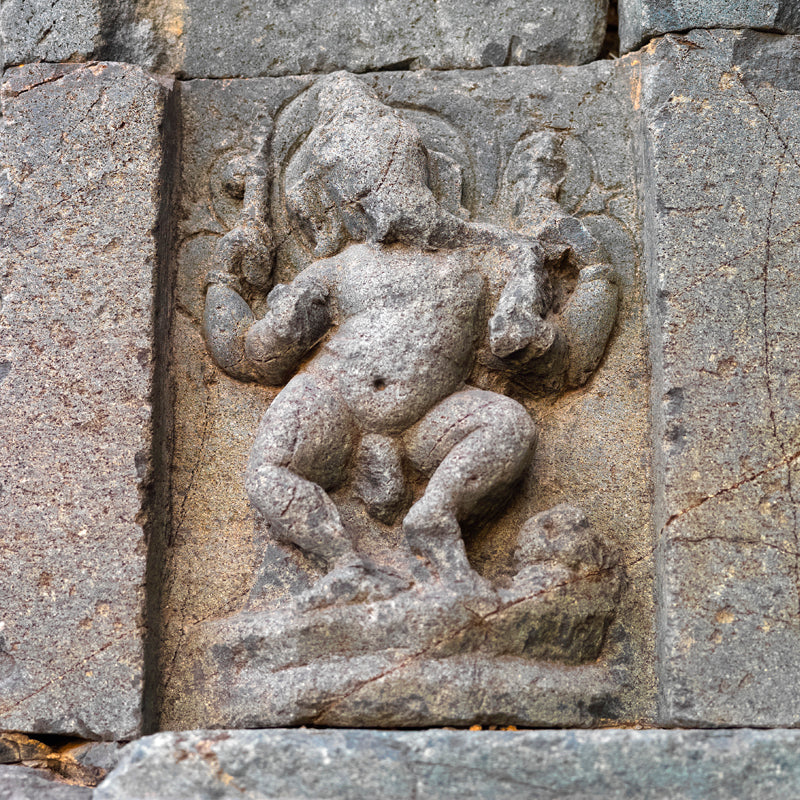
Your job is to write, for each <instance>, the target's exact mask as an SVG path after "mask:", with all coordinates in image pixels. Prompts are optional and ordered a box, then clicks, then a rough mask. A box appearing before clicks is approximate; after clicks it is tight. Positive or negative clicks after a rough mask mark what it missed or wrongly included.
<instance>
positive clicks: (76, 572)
mask: <svg viewBox="0 0 800 800" xmlns="http://www.w3.org/2000/svg"><path fill="white" fill-rule="evenodd" d="M166 96H167V90H166V89H165V87H164V86H163V85H162V84H160V83H159V82H157V81H155V80H153V79H152V78H150V77H148V76H146V75H145V74H144V73H143V72H142V70H141V69H139V68H138V67H129V66H123V65H118V64H104V63H98V64H94V65H92V66H86V67H78V66H73V67H69V68H62V67H58V66H50V65H32V66H28V67H20V68H17V69H11V70H7V71H6V73H5V75H4V84H3V98H4V106H3V119H2V122H3V128H2V140H1V146H2V152H1V153H0V176H1V180H2V198H3V199H2V204H0V225H1V226H2V237H0V251H1V252H2V265H3V266H2V272H0V292H1V293H2V301H1V302H2V305H1V306H0V380H1V382H0V440H1V441H2V442H3V449H2V452H1V453H0V475H1V476H2V479H1V480H2V492H1V493H0V505H1V506H2V519H3V523H2V537H0V560H2V563H3V569H2V570H1V571H0V596H2V598H3V602H2V611H0V617H1V618H2V621H0V728H5V729H11V730H23V731H29V732H44V733H61V734H77V735H79V736H83V737H86V738H106V739H118V738H126V737H131V736H135V735H136V734H137V733H138V732H139V730H140V725H141V705H142V671H143V641H142V638H143V615H144V602H145V598H144V582H145V562H146V556H147V553H146V550H147V533H146V529H147V528H150V529H151V530H152V529H153V526H154V524H155V522H154V517H153V516H150V515H149V511H148V503H149V499H148V498H149V488H148V487H149V484H150V482H151V480H152V474H151V451H152V432H153V425H154V421H153V417H152V399H153V393H154V381H155V377H154V376H155V366H154V357H153V338H154V325H155V308H154V303H155V301H154V288H155V284H156V268H157V264H158V263H159V258H158V252H157V250H158V241H157V228H158V225H159V214H160V201H161V198H160V191H161V175H160V170H161V161H162V159H161V136H162V126H163V123H164V118H165V104H166Z"/></svg>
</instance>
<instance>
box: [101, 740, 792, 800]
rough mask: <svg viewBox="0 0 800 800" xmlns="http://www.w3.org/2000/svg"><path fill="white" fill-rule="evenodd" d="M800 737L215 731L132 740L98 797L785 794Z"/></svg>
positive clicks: (393, 799)
mask: <svg viewBox="0 0 800 800" xmlns="http://www.w3.org/2000/svg"><path fill="white" fill-rule="evenodd" d="M798 796H800V730H786V729H783V730H754V729H737V730H730V729H729V730H621V729H616V730H594V731H588V730H561V731H556V730H540V731H531V730H528V731H467V730H427V731H404V732H398V731H375V730H352V729H349V730H345V729H342V730H332V729H328V730H319V729H318V730H310V729H291V730H286V729H272V730H228V731H226V730H214V731H188V732H180V733H159V734H155V735H153V736H148V737H145V738H143V739H140V740H138V741H135V742H133V743H131V744H129V745H128V746H127V747H126V748H124V750H123V751H122V754H121V758H120V761H119V764H118V765H117V767H116V769H114V770H113V771H112V772H111V773H110V774H109V775H108V776H107V777H106V779H105V780H104V781H103V783H102V784H100V786H99V787H98V788H97V789H96V790H95V793H94V800H134V798H135V799H136V800H150V799H151V798H165V797H169V798H170V799H171V800H183V799H184V798H187V799H188V798H192V799H193V800H195V799H196V798H207V797H214V798H237V799H238V798H242V797H250V798H270V800H288V798H300V797H303V798H315V800H327V799H328V798H331V800H333V799H334V798H335V799H336V800H360V798H368V800H375V798H381V800H412V798H414V799H415V800H423V798H436V800H448V799H449V798H459V800H463V798H466V797H470V798H502V797H515V798H539V797H542V798H545V797H569V798H593V800H594V798H666V797H669V798H671V800H681V799H682V798H698V800H699V799H700V798H703V800H713V799H714V798H726V800H729V798H759V800H763V798H787V797H798Z"/></svg>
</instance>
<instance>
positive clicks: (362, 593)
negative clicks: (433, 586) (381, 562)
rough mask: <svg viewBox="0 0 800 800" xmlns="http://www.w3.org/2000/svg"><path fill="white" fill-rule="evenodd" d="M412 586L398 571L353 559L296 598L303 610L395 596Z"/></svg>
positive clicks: (300, 608)
mask: <svg viewBox="0 0 800 800" xmlns="http://www.w3.org/2000/svg"><path fill="white" fill-rule="evenodd" d="M409 586H410V584H409V582H408V581H406V580H403V579H402V578H400V577H398V576H396V575H390V574H388V573H386V572H380V571H379V570H377V569H375V568H374V567H372V566H371V565H368V564H366V563H365V562H364V561H361V560H357V561H352V560H351V561H349V562H346V563H342V564H339V565H337V566H335V567H334V568H333V569H332V570H331V571H330V572H329V573H328V574H327V575H325V576H324V577H323V578H321V579H320V580H319V581H317V583H315V584H314V585H313V586H312V587H311V588H310V589H308V590H307V591H305V592H303V593H302V594H301V595H300V596H299V597H298V598H297V599H296V601H295V602H296V604H297V607H298V609H299V610H300V611H311V610H313V609H315V608H325V607H327V606H333V605H346V604H348V603H371V602H374V601H376V600H386V599H388V598H390V597H393V596H394V595H396V594H397V593H398V592H402V591H404V590H405V589H408V588H409Z"/></svg>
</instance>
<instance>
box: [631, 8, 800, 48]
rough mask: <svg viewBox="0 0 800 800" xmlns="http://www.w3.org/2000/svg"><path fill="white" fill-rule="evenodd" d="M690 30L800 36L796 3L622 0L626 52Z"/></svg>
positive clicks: (799, 14)
mask: <svg viewBox="0 0 800 800" xmlns="http://www.w3.org/2000/svg"><path fill="white" fill-rule="evenodd" d="M691 28H759V29H761V30H767V31H775V32H776V33H800V5H798V4H797V2H796V0H692V2H688V3H686V2H676V1H675V0H619V36H620V47H621V50H622V52H623V53H627V52H629V51H630V50H635V49H636V48H637V47H639V46H640V45H642V44H643V43H645V42H646V41H647V40H648V39H650V38H652V37H653V36H661V35H662V34H664V33H670V32H676V31H688V30H689V29H691Z"/></svg>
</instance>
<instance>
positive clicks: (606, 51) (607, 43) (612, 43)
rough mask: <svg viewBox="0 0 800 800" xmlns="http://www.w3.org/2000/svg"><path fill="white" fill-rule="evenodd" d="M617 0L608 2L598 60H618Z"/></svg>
mask: <svg viewBox="0 0 800 800" xmlns="http://www.w3.org/2000/svg"><path fill="white" fill-rule="evenodd" d="M619 50H620V42H619V0H609V3H608V17H607V20H606V38H605V39H604V40H603V46H602V47H601V48H600V53H599V54H598V56H597V58H598V59H604V58H619Z"/></svg>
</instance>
